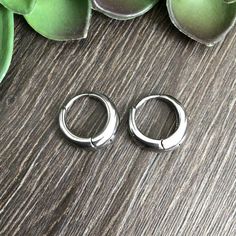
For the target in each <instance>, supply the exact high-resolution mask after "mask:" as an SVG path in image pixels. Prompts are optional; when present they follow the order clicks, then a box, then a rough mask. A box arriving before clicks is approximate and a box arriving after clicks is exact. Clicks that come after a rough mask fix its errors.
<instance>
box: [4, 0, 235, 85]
mask: <svg viewBox="0 0 236 236" xmlns="http://www.w3.org/2000/svg"><path fill="white" fill-rule="evenodd" d="M158 1H159V0H70V1H68V0H0V26H1V30H0V82H1V81H2V79H3V78H4V76H5V74H6V72H7V69H8V67H9V65H10V61H11V57H12V52H13V40H14V20H13V13H17V14H21V15H24V17H25V19H26V21H27V22H28V23H29V25H30V26H31V27H32V28H33V29H34V30H35V31H37V32H38V33H40V34H41V35H43V36H44V37H46V38H48V39H52V40H59V41H65V40H74V39H80V38H85V37H86V36H87V32H88V29H89V24H90V18H91V11H92V9H94V10H96V11H99V12H102V13H103V14H105V15H107V16H109V17H111V18H113V19H118V20H128V19H132V18H135V17H138V16H140V15H143V14H144V13H146V12H147V11H149V10H150V9H151V8H152V7H153V6H154V5H155V4H156V3H157V2H158ZM166 2H167V9H168V12H169V15H170V19H171V21H172V22H173V24H174V25H175V26H176V27H177V28H178V29H179V30H180V31H181V32H183V33H184V34H186V35H187V36H189V37H190V38H192V39H194V40H196V41H198V42H200V43H202V44H205V45H207V46H212V45H214V44H215V43H217V42H219V41H222V40H223V39H224V38H225V36H226V35H227V33H228V32H229V31H230V30H231V28H232V27H233V26H234V24H235V22H236V0H166Z"/></svg>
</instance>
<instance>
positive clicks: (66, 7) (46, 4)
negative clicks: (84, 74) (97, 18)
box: [25, 0, 91, 41]
mask: <svg viewBox="0 0 236 236" xmlns="http://www.w3.org/2000/svg"><path fill="white" fill-rule="evenodd" d="M90 17H91V4H90V0H38V1H37V2H36V4H35V8H34V9H33V11H32V12H31V13H30V14H28V15H25V19H26V21H27V22H28V23H29V25H30V26H31V27H32V28H33V29H34V30H35V31H37V32H38V33H40V34H41V35H43V36H44V37H46V38H48V39H52V40H59V41H66V40H75V39H80V38H86V36H87V31H88V27H89V23H90Z"/></svg>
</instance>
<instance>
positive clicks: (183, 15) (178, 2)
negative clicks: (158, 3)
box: [167, 0, 236, 46]
mask: <svg viewBox="0 0 236 236" xmlns="http://www.w3.org/2000/svg"><path fill="white" fill-rule="evenodd" d="M167 7H168V11H169V15H170V18H171V20H172V22H173V23H174V25H175V26H176V27H177V28H178V29H179V30H180V31H181V32H183V33H184V34H186V35H187V36H189V37H190V38H192V39H194V40H196V41H198V42H200V43H203V44H206V45H207V46H212V45H214V44H215V43H217V42H219V41H221V40H223V39H224V38H225V36H226V34H227V33H228V32H229V31H230V30H231V28H232V27H233V25H234V23H235V18H236V4H227V3H225V2H224V1H223V0H167Z"/></svg>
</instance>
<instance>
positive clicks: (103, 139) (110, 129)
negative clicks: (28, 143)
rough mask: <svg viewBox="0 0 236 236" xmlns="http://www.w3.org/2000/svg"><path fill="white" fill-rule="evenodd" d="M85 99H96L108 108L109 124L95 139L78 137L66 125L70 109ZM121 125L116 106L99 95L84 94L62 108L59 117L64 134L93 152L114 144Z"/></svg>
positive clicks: (107, 123)
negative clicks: (78, 101) (76, 102)
mask: <svg viewBox="0 0 236 236" xmlns="http://www.w3.org/2000/svg"><path fill="white" fill-rule="evenodd" d="M84 97H89V98H92V99H95V100H97V101H99V102H101V103H102V104H103V105H104V106H105V108H106V112H107V122H106V124H105V127H104V128H103V130H102V131H101V132H100V133H99V134H98V135H96V136H95V137H90V138H83V137H78V136H76V135H74V134H73V133H72V132H71V131H70V130H69V129H68V126H67V124H66V117H67V114H68V112H69V110H70V108H71V107H72V106H73V104H74V103H75V101H77V100H78V99H81V98H84ZM119 123H120V121H119V115H118V112H117V110H116V107H115V105H114V104H113V103H112V102H111V101H110V100H109V98H107V97H106V96H105V95H103V94H99V93H84V94H80V95H78V96H76V97H74V98H73V99H71V100H70V101H69V102H68V103H67V104H66V105H65V106H64V107H62V109H61V111H60V115H59V124H60V128H61V130H62V132H63V133H64V134H65V135H66V137H67V138H68V139H69V140H71V141H73V142H74V143H76V144H78V145H79V146H81V147H84V148H89V149H93V150H97V149H101V148H104V147H106V146H108V145H109V144H111V143H112V142H113V139H114V137H115V135H116V132H117V129H118V126H119Z"/></svg>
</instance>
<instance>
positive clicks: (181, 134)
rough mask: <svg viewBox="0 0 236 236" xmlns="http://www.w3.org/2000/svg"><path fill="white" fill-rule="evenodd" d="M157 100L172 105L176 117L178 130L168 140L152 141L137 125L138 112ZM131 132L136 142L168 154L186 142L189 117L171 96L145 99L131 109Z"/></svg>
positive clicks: (153, 96)
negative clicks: (151, 101)
mask: <svg viewBox="0 0 236 236" xmlns="http://www.w3.org/2000/svg"><path fill="white" fill-rule="evenodd" d="M151 99H157V100H160V101H163V102H165V103H167V104H168V105H170V106H171V107H172V108H173V109H174V111H175V115H176V130H175V132H174V133H173V134H172V135H171V136H169V137H168V138H166V139H160V140H158V139H152V138H149V137H147V136H145V135H144V134H142V133H141V132H140V130H139V129H138V127H137V124H136V111H137V109H139V108H140V107H141V106H143V105H145V104H146V103H147V102H148V101H149V100H151ZM129 131H130V133H131V135H132V137H134V138H135V140H137V141H139V143H140V144H142V145H144V146H146V147H148V148H151V149H154V150H155V151H157V152H167V151H171V150H174V149H176V148H178V147H179V146H180V144H181V143H182V142H183V141H184V138H185V135H186V131H187V116H186V113H185V110H184V108H183V106H182V105H181V104H180V102H179V101H178V100H176V99H175V98H173V97H171V96H169V95H151V96H148V97H145V98H144V99H142V100H141V101H139V102H138V104H137V105H136V106H135V107H132V108H131V109H130V113H129Z"/></svg>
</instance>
